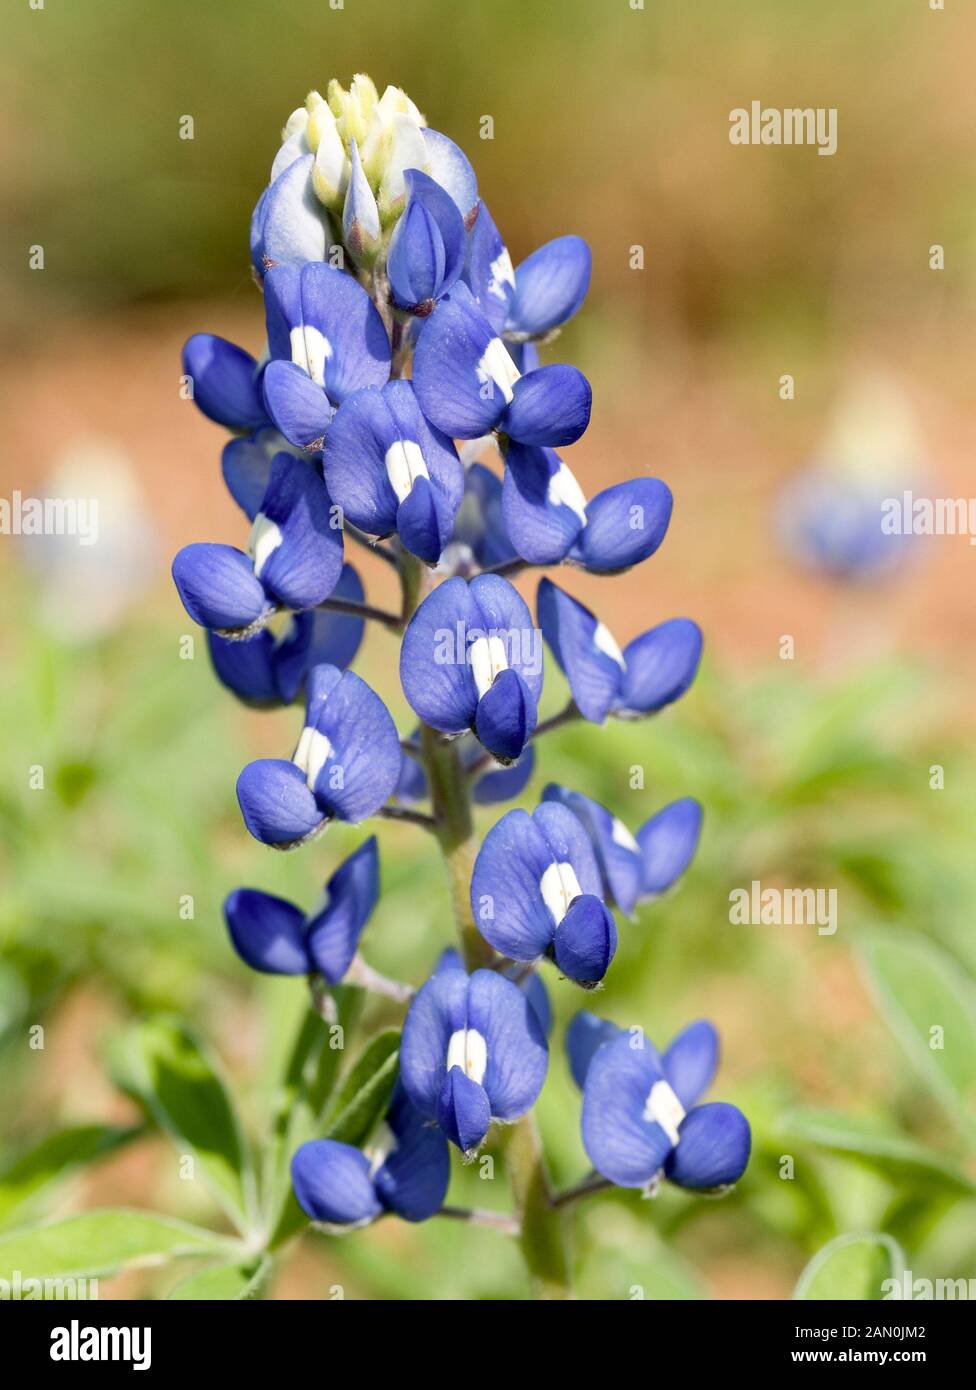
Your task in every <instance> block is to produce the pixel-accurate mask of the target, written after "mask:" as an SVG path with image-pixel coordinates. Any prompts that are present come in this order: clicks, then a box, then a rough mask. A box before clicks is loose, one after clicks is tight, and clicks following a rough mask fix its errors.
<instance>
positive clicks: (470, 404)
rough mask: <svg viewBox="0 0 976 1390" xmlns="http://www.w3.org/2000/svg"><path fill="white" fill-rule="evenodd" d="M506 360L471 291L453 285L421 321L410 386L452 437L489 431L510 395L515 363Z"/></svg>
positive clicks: (434, 420) (430, 416) (426, 410)
mask: <svg viewBox="0 0 976 1390" xmlns="http://www.w3.org/2000/svg"><path fill="white" fill-rule="evenodd" d="M486 354H487V355H486ZM506 359H507V353H506V350H505V345H504V344H503V343H502V341H501V339H500V338H499V337H498V336H497V334H495V333H494V331H493V330H492V327H491V324H490V323H489V322H488V320H487V319H486V318H485V316H484V314H483V313H482V312H481V310H480V309H479V308H478V306H477V304H476V303H475V301H474V299H473V298H472V295H471V292H470V291H469V290H468V288H467V287H466V286H465V285H463V284H457V285H455V286H454V288H453V290H452V291H451V293H450V294H447V295H445V296H444V298H443V299H442V300H441V301H440V302H439V304H438V305H437V307H436V308H435V309H434V312H433V313H432V314H431V316H430V318H429V319H428V320H427V321H426V324H425V327H424V331H423V333H421V335H420V340H419V342H418V343H417V349H416V352H415V354H414V359H413V384H414V390H415V391H416V393H417V399H418V400H419V402H420V408H421V409H422V410H423V412H424V414H425V415H426V416H427V419H428V420H430V421H431V423H432V424H434V425H436V426H437V428H438V429H439V430H442V431H443V432H444V434H446V435H449V436H450V437H451V438H452V439H478V438H480V436H481V435H483V434H488V433H489V431H491V430H492V429H493V428H494V427H495V425H496V424H497V422H498V421H499V419H500V418H501V416H502V414H503V413H504V411H505V408H506V405H507V403H508V400H509V399H510V398H511V394H512V386H511V384H510V380H509V379H510V378H514V375H515V367H514V364H512V363H511V361H510V359H508V366H507V367H506V366H505V362H506ZM483 363H484V365H482V364H483ZM493 368H494V370H492V369H493ZM495 372H502V373H503V375H502V377H501V379H499V377H498V376H497V375H496V374H495Z"/></svg>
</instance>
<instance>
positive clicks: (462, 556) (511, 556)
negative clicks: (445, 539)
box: [445, 463, 518, 573]
mask: <svg viewBox="0 0 976 1390" xmlns="http://www.w3.org/2000/svg"><path fill="white" fill-rule="evenodd" d="M448 552H449V556H450V558H451V562H452V564H453V566H454V568H455V569H456V570H457V571H458V572H459V573H463V572H464V571H465V570H469V569H470V568H471V567H472V565H477V566H478V568H479V569H485V570H486V569H494V568H495V566H496V565H504V564H506V563H507V562H508V561H510V560H515V559H517V558H518V556H517V552H516V550H515V547H514V546H513V545H512V542H511V541H510V540H509V538H508V532H507V531H506V529H505V522H504V519H503V517H502V485H501V483H500V482H499V480H498V479H497V478H496V477H495V475H494V473H492V471H491V469H490V468H486V467H485V465H484V464H482V463H472V464H471V465H470V466H469V467H468V468H466V469H465V471H464V494H463V496H462V498H461V505H460V507H459V509H458V513H457V516H456V517H455V518H454V534H453V536H452V537H451V543H450V546H449V548H448ZM445 558H447V557H445Z"/></svg>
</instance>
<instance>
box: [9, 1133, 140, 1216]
mask: <svg viewBox="0 0 976 1390" xmlns="http://www.w3.org/2000/svg"><path fill="white" fill-rule="evenodd" d="M141 1133H142V1130H141V1129H138V1128H133V1129H121V1128H119V1127H117V1126H116V1125H98V1124H92V1125H73V1126H71V1127H70V1128H69V1129H62V1130H58V1131H57V1133H55V1134H49V1135H48V1136H47V1137H46V1138H45V1139H42V1140H41V1142H40V1143H39V1144H37V1145H35V1146H34V1148H32V1149H28V1150H26V1151H25V1152H24V1153H21V1154H18V1155H17V1157H16V1158H15V1159H14V1160H13V1161H12V1162H10V1163H8V1164H7V1165H6V1166H5V1167H4V1169H3V1171H2V1172H0V1226H7V1225H9V1224H10V1219H11V1217H12V1216H13V1215H14V1213H15V1212H16V1211H18V1210H19V1208H20V1207H21V1206H22V1205H23V1204H24V1202H26V1201H28V1199H29V1198H31V1197H33V1196H35V1194H37V1193H38V1192H40V1191H41V1190H42V1189H43V1188H45V1187H46V1186H47V1185H48V1184H49V1183H53V1182H56V1181H58V1180H59V1179H62V1178H65V1177H67V1176H68V1175H69V1174H70V1173H71V1172H72V1170H73V1169H75V1168H78V1167H80V1166H81V1165H82V1164H86V1163H93V1162H94V1161H95V1160H96V1159H99V1158H102V1157H104V1156H105V1155H106V1154H110V1153H114V1152H115V1150H116V1149H118V1148H121V1146H122V1145H123V1144H127V1143H129V1142H130V1141H131V1140H132V1139H135V1138H137V1137H138V1136H139V1135H140V1134H141Z"/></svg>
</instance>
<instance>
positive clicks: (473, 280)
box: [464, 203, 592, 342]
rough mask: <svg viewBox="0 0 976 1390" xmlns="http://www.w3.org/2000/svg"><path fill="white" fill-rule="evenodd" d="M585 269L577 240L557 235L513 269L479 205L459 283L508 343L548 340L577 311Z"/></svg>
mask: <svg viewBox="0 0 976 1390" xmlns="http://www.w3.org/2000/svg"><path fill="white" fill-rule="evenodd" d="M591 264H592V256H591V255H590V248H589V246H587V244H586V242H585V241H584V240H583V238H582V237H578V236H561V237H557V238H556V240H555V241H548V242H546V244H545V246H540V247H539V248H538V250H537V251H533V252H532V255H531V256H529V257H527V259H526V260H524V261H523V262H522V263H521V265H520V266H519V267H518V269H517V270H513V268H512V258H511V256H510V255H509V253H508V248H507V247H506V245H505V243H504V241H503V240H502V238H501V234H500V232H499V231H498V228H497V227H496V226H495V223H494V221H493V220H492V218H491V215H490V213H489V212H488V209H487V207H486V206H485V205H484V203H482V205H481V211H480V212H479V214H478V220H477V221H476V222H475V224H474V227H473V228H472V230H471V237H470V241H469V246H468V262H467V265H466V267H465V274H464V278H465V283H466V284H467V285H468V288H469V289H470V290H471V293H472V294H473V295H474V297H475V299H476V300H477V301H478V305H479V307H480V308H481V310H482V312H483V314H484V315H485V318H486V319H487V320H488V322H489V323H490V324H491V326H492V328H493V329H494V330H495V332H496V333H499V334H501V335H502V336H503V337H505V338H506V339H507V340H508V341H510V342H526V341H528V340H531V339H536V338H547V337H549V336H550V335H551V334H553V333H554V332H555V331H556V330H557V329H559V328H561V327H562V325H563V324H564V323H567V322H568V321H569V320H570V319H571V318H572V317H573V315H574V314H575V313H576V312H577V311H578V310H579V308H580V306H581V305H582V303H583V300H584V299H585V298H586V292H587V290H588V289H589V287H590V270H591Z"/></svg>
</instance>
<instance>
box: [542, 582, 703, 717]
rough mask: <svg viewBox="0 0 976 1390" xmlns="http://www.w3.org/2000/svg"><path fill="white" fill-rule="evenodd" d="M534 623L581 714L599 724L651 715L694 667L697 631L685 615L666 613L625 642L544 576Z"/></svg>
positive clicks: (679, 690)
mask: <svg viewBox="0 0 976 1390" xmlns="http://www.w3.org/2000/svg"><path fill="white" fill-rule="evenodd" d="M536 612H537V613H538V615H539V626H540V627H541V629H542V633H543V636H544V637H545V639H546V642H547V643H548V645H549V649H550V651H551V652H552V654H553V656H554V657H555V658H556V663H557V665H558V666H559V668H560V670H561V671H562V672H563V674H564V676H565V677H566V679H567V680H568V681H569V688H570V690H571V691H572V695H573V699H574V701H575V703H576V707H577V709H578V710H579V712H580V714H582V716H583V718H584V719H589V720H590V721H591V722H592V723H594V724H602V723H603V722H604V721H605V720H606V718H607V716H608V715H612V716H613V717H614V718H615V719H637V718H640V717H641V716H643V715H647V714H654V713H656V712H657V711H658V710H660V709H663V708H664V707H665V705H670V704H672V703H673V702H674V701H675V700H677V699H680V697H681V696H682V695H683V694H684V693H685V691H686V690H687V689H688V687H689V686H690V685H691V683H692V681H693V680H694V678H695V675H696V673H697V671H698V664H699V662H700V660H701V650H702V634H701V629H700V628H699V627H698V625H697V623H693V622H692V621H691V619H690V618H671V619H670V620H669V621H668V622H665V623H660V624H658V626H657V627H652V628H651V629H650V630H649V631H648V632H643V633H641V635H640V636H639V637H635V638H634V640H633V641H632V642H628V644H627V646H626V647H625V648H624V650H623V651H621V650H620V648H619V647H618V645H617V643H616V642H615V641H614V638H613V635H612V633H611V632H610V631H609V629H608V628H607V627H605V626H604V624H603V623H602V622H601V621H600V620H599V619H598V618H597V616H596V615H595V614H594V613H592V612H591V611H590V609H589V608H587V607H586V606H585V605H584V604H582V603H580V602H579V600H578V599H574V598H571V597H570V595H569V594H567V593H565V592H564V591H563V590H562V589H560V588H559V587H558V586H557V585H555V584H553V582H552V581H551V580H550V579H542V580H540V581H539V593H538V598H537V600H536Z"/></svg>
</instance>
